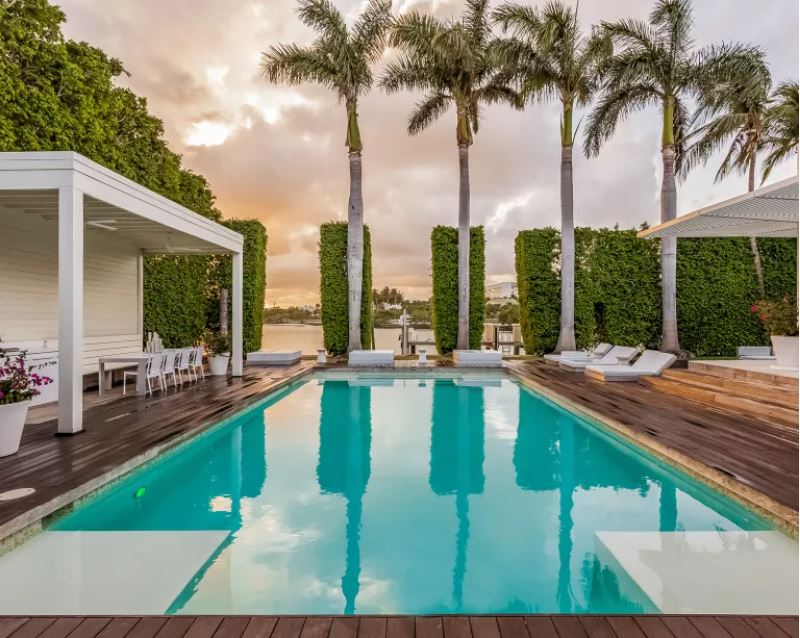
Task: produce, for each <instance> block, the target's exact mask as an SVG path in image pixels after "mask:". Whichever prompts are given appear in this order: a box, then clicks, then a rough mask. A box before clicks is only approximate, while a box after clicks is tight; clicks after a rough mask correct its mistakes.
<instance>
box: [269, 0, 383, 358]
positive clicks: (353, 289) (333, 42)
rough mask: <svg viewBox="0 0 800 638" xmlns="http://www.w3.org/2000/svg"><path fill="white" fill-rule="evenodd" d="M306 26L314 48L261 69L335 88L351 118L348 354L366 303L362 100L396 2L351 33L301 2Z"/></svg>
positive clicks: (375, 6)
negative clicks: (312, 35)
mask: <svg viewBox="0 0 800 638" xmlns="http://www.w3.org/2000/svg"><path fill="white" fill-rule="evenodd" d="M298 5H299V10H298V15H299V16H300V20H301V22H303V24H305V25H307V26H309V27H311V28H312V29H314V30H315V31H316V32H317V33H318V34H319V36H318V37H317V39H316V40H315V41H314V42H313V43H312V44H311V46H309V47H305V48H303V47H299V46H297V45H296V44H280V45H277V46H273V47H270V49H269V51H267V52H266V53H264V55H263V59H262V70H263V72H264V76H265V77H266V78H267V79H268V80H269V81H270V82H284V83H288V84H304V83H306V82H313V83H316V84H321V85H322V86H324V87H326V88H328V89H331V90H332V91H334V92H335V93H336V96H337V97H338V98H339V101H340V102H342V103H344V105H345V109H346V113H347V136H346V141H345V144H346V146H347V153H348V156H349V159H350V200H349V203H348V209H347V282H348V345H347V351H348V352H350V351H351V350H357V349H360V348H361V298H362V292H363V286H362V276H363V270H364V201H363V198H362V192H361V191H362V189H361V151H362V149H363V144H362V142H361V131H360V129H359V126H358V99H359V97H361V96H362V95H364V94H365V93H367V92H368V91H369V90H370V88H371V87H372V82H373V74H372V68H371V66H372V65H373V64H374V63H376V62H377V61H378V60H380V58H381V56H382V55H383V51H384V44H385V35H386V31H387V29H388V27H389V24H390V22H391V6H392V4H391V0H369V2H368V3H367V5H366V8H365V9H364V11H363V12H362V14H361V16H360V17H359V19H358V20H357V21H356V23H355V25H354V26H353V27H352V29H348V27H347V23H346V22H345V19H344V17H343V16H342V14H341V13H340V12H339V10H338V9H336V7H335V6H334V5H333V4H332V3H331V2H330V1H329V0H299V3H298Z"/></svg>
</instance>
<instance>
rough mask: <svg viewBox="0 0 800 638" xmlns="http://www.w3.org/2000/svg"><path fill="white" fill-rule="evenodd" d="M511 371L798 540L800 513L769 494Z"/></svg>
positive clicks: (526, 383) (509, 371) (511, 370)
mask: <svg viewBox="0 0 800 638" xmlns="http://www.w3.org/2000/svg"><path fill="white" fill-rule="evenodd" d="M504 370H505V372H506V374H508V375H509V376H510V377H511V378H513V379H514V380H515V381H517V382H518V383H520V384H521V385H523V386H525V387H527V388H530V389H531V390H533V391H534V392H536V393H538V394H540V395H542V396H543V397H545V398H546V399H548V400H550V401H552V402H554V403H556V404H558V405H560V406H562V407H564V408H566V409H568V410H570V411H571V412H574V413H575V414H577V415H578V416H580V417H582V418H584V419H587V420H588V421H590V422H591V423H592V424H594V425H596V426H598V427H600V428H604V429H606V430H610V431H611V432H613V433H614V434H616V435H617V436H619V437H620V438H621V439H623V440H624V441H627V442H628V443H630V444H632V445H634V446H636V447H638V448H642V449H644V450H645V451H646V452H648V453H650V454H652V455H653V456H655V457H656V458H658V459H660V460H661V461H664V462H665V463H667V464H669V465H671V466H672V467H675V468H676V469H678V470H680V471H681V472H683V473H685V474H687V475H688V476H690V477H691V478H693V479H695V480H697V481H699V482H701V483H703V484H705V485H707V486H709V487H711V488H713V489H715V490H717V491H718V492H720V493H721V494H723V495H725V496H727V497H729V498H731V499H733V500H734V501H736V502H737V503H739V504H741V505H744V506H745V507H747V508H749V509H751V510H753V511H754V512H756V513H757V514H758V515H760V516H762V517H764V518H766V519H767V520H768V521H769V522H770V523H772V524H773V525H775V527H776V528H777V529H778V530H779V531H781V532H783V533H785V534H787V535H788V536H790V537H791V538H792V539H794V540H797V539H798V512H796V511H795V510H793V509H791V508H789V507H787V506H786V505H783V504H781V503H779V502H777V501H776V500H774V499H773V498H771V497H769V496H767V495H766V494H764V493H762V492H759V491H758V490H755V489H753V488H751V487H748V486H747V485H745V484H743V483H741V482H740V481H738V480H736V479H735V478H732V477H730V476H728V475H727V474H725V473H723V472H720V471H719V470H716V469H714V468H712V467H710V466H708V465H706V464H705V463H702V462H700V461H697V460H696V459H693V458H692V457H691V456H689V455H687V454H684V453H682V452H679V451H677V450H675V449H673V448H671V447H669V446H667V445H663V444H662V443H660V442H659V441H656V440H654V439H652V438H650V437H648V436H646V435H644V434H642V433H640V432H637V431H635V430H633V429H632V428H630V427H628V426H627V425H625V424H624V423H622V422H620V421H618V420H616V419H614V418H612V417H609V416H606V415H604V414H602V413H600V412H598V411H596V410H593V409H592V408H589V407H586V406H585V405H582V404H581V403H579V402H577V401H573V400H571V399H569V398H567V397H565V396H564V395H562V394H559V393H558V392H555V391H553V390H551V389H549V388H547V387H545V386H544V385H542V384H540V383H538V382H536V381H534V380H532V379H530V378H528V377H527V376H525V375H524V374H523V373H522V372H520V371H519V370H517V369H515V368H511V367H504Z"/></svg>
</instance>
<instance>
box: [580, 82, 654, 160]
mask: <svg viewBox="0 0 800 638" xmlns="http://www.w3.org/2000/svg"><path fill="white" fill-rule="evenodd" d="M659 99H660V94H659V91H658V88H657V87H655V86H653V85H650V84H634V85H630V86H624V87H620V88H618V89H616V90H614V91H606V92H605V93H604V94H603V95H602V96H601V97H600V99H599V100H598V102H597V105H596V106H595V108H594V110H593V111H592V113H591V114H590V115H589V120H588V122H587V125H586V133H585V134H584V141H583V150H584V153H585V154H586V156H587V157H593V156H596V155H597V154H598V153H599V152H600V147H601V146H602V144H603V142H605V141H606V140H607V139H608V138H610V137H611V136H612V135H613V134H614V131H616V129H617V125H618V124H619V122H620V120H622V119H624V118H626V117H627V116H628V115H630V114H631V113H634V112H636V111H638V110H641V109H643V108H645V107H646V106H649V105H652V104H657V103H658V102H659Z"/></svg>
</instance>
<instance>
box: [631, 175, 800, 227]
mask: <svg viewBox="0 0 800 638" xmlns="http://www.w3.org/2000/svg"><path fill="white" fill-rule="evenodd" d="M797 184H798V178H797V177H792V178H789V179H785V180H783V181H780V182H777V183H775V184H771V185H769V186H765V187H763V188H759V189H757V190H755V191H753V192H752V193H747V194H745V195H740V196H739V197H733V198H732V199H728V200H726V201H724V202H719V203H718V204H713V205H711V206H707V207H705V208H701V209H700V210H697V211H695V212H693V213H689V214H687V215H681V216H680V217H678V218H677V219H673V220H672V221H669V222H666V223H664V224H659V225H658V226H655V227H653V228H648V229H647V230H643V231H641V232H640V233H639V237H645V238H648V239H652V238H655V237H797V228H798V225H797V222H798V200H797V193H798V187H797Z"/></svg>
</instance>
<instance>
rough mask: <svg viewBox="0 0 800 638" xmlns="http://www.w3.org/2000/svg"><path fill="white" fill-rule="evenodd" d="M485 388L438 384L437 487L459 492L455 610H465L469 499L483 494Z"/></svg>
mask: <svg viewBox="0 0 800 638" xmlns="http://www.w3.org/2000/svg"><path fill="white" fill-rule="evenodd" d="M482 415H483V388H480V387H465V386H457V385H455V384H454V383H452V382H450V381H441V382H438V381H437V382H435V383H434V386H433V414H432V422H431V468H430V485H431V489H432V490H433V491H434V492H435V493H436V494H439V495H445V494H455V497H456V517H457V519H458V532H457V533H456V557H455V564H454V566H453V606H454V610H455V611H460V610H462V609H463V604H464V577H465V575H466V572H467V544H468V541H469V495H470V494H480V493H482V492H483V484H484V475H483V458H484V452H483V440H484V432H483V418H482Z"/></svg>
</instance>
